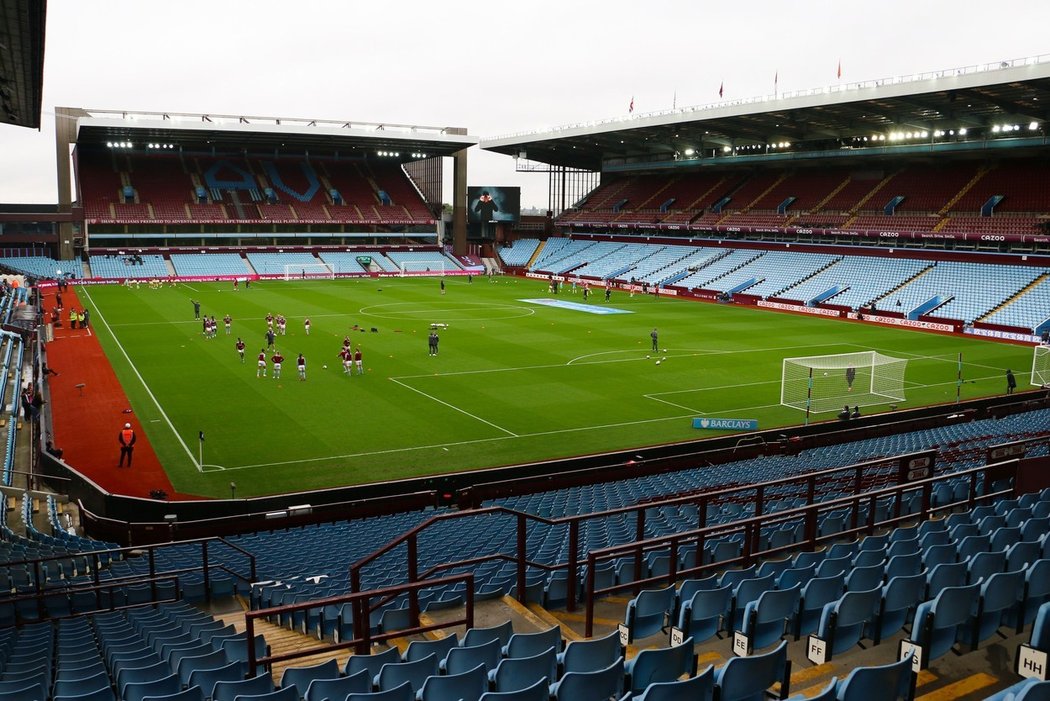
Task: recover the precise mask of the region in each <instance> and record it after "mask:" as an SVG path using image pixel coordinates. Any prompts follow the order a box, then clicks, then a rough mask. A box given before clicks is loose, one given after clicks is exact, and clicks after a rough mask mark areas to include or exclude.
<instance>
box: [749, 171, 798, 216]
mask: <svg viewBox="0 0 1050 701" xmlns="http://www.w3.org/2000/svg"><path fill="white" fill-rule="evenodd" d="M787 178H788V174H787V173H781V174H780V177H779V178H777V179H776V180H775V181H773V184H772V185H770V186H769V187H767V188H766V189H765V190H763V191H762V193H761V194H760V195H759V196H758V197H756V198H755V199H753V200H751V201H750V202H749V203H748V204H747V206H746V207H744V208H743V209H742V210H741V211H742V212H743V213H745V214H746V213H748V212H750V211H751V208H752V207H754V206H755V205H756V204H757V203H759V202H761V201H762V198H763V197H765V196H766V195H768V194H769V193H770V192H772V191H773V188H775V187H777V186H778V185H780V183H782V182H784V181H785V180H787Z"/></svg>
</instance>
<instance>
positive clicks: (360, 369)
mask: <svg viewBox="0 0 1050 701" xmlns="http://www.w3.org/2000/svg"><path fill="white" fill-rule="evenodd" d="M354 365H356V366H357V374H358V375H364V374H365V366H364V364H363V361H362V360H361V346H358V347H357V350H355V351H354Z"/></svg>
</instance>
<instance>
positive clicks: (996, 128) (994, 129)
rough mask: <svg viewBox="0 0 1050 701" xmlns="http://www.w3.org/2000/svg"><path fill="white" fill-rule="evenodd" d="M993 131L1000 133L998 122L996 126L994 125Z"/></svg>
mask: <svg viewBox="0 0 1050 701" xmlns="http://www.w3.org/2000/svg"><path fill="white" fill-rule="evenodd" d="M992 133H993V134H998V133H999V125H998V124H996V125H995V126H994V127H992Z"/></svg>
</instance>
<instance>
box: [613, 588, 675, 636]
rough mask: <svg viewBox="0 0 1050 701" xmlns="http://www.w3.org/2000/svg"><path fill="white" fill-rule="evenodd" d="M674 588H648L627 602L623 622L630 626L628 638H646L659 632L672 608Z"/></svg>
mask: <svg viewBox="0 0 1050 701" xmlns="http://www.w3.org/2000/svg"><path fill="white" fill-rule="evenodd" d="M674 597H675V588H674V586H670V587H667V588H666V589H648V590H645V591H642V592H640V593H639V594H638V596H636V597H634V598H633V599H631V601H630V602H628V604H627V613H626V616H625V623H626V624H627V626H628V627H629V628H630V631H631V633H630V640H631V641H633V640H635V639H638V638H646V637H648V636H650V635H653V634H654V633H658V632H660V630H662V629H663V627H664V621H665V620H666V617H667V616H669V615H670V614H671V610H672V609H673V608H674Z"/></svg>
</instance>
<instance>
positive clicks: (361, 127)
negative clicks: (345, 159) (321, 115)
mask: <svg viewBox="0 0 1050 701" xmlns="http://www.w3.org/2000/svg"><path fill="white" fill-rule="evenodd" d="M59 111H60V112H61V113H63V114H71V115H74V116H75V118H76V120H77V142H78V143H81V144H84V143H88V144H100V145H106V144H112V143H131V144H134V147H135V148H144V147H146V146H147V145H148V144H158V145H171V146H174V147H176V148H178V147H182V148H186V149H201V148H207V147H211V146H215V147H217V148H237V149H240V148H245V149H252V148H265V149H275V148H282V147H287V148H289V149H303V150H314V151H333V150H343V149H346V150H351V149H365V150H374V151H376V152H379V151H382V152H383V154H384V155H389V156H391V157H396V158H398V159H400V160H402V161H406V160H414V157H418V156H419V155H425V156H426V157H432V156H449V155H452V154H453V153H455V152H457V151H459V150H461V149H465V148H468V147H470V146H473V145H475V144H477V142H478V140H477V138H476V137H473V136H467V134H466V129H463V128H458V127H427V126H419V125H409V124H376V123H368V122H349V121H332V120H322V119H302V118H285V117H257V116H239V115H214V114H181V113H175V112H168V113H163V112H132V111H121V110H93V109H77V108H63V109H60V110H59Z"/></svg>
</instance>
